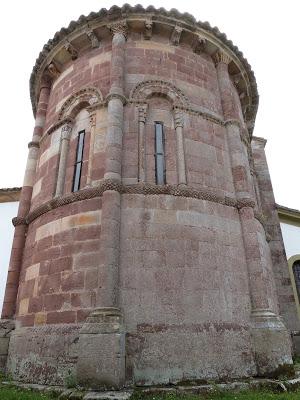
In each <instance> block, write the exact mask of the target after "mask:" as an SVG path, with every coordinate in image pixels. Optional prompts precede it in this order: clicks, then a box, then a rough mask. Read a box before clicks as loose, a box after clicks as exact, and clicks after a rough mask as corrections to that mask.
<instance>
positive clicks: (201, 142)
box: [0, 5, 293, 388]
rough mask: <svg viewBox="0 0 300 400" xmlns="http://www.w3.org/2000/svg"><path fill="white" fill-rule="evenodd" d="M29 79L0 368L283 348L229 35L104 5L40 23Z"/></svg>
mask: <svg viewBox="0 0 300 400" xmlns="http://www.w3.org/2000/svg"><path fill="white" fill-rule="evenodd" d="M30 94H31V100H32V107H33V112H34V115H35V127H34V131H33V137H32V139H31V141H30V142H29V145H28V147H29V153H28V162H27V166H26V171H25V178H24V183H23V189H22V194H21V199H20V207H19V211H18V216H17V217H16V218H14V220H13V223H14V225H15V236H14V241H13V247H12V254H11V260H10V265H9V273H8V280H7V286H6V293H5V301H4V306H3V310H2V320H1V324H0V327H1V330H0V333H1V337H0V341H1V344H2V345H1V352H2V353H1V358H0V360H1V366H2V369H3V370H6V371H7V373H9V374H10V375H11V376H12V377H13V379H15V380H19V381H24V382H35V383H46V384H60V385H63V384H65V383H66V382H67V381H68V379H73V380H75V381H76V382H77V383H78V384H81V385H86V386H90V387H95V388H97V387H113V388H120V387H123V386H124V385H125V386H130V385H134V384H137V385H152V384H167V383H176V382H180V381H183V380H184V381H188V380H191V381H192V380H196V379H201V380H206V379H207V380H208V379H209V380H211V379H228V378H243V377H250V376H257V375H258V376H268V375H270V374H272V373H274V371H275V372H276V370H277V368H278V367H280V366H281V365H283V364H291V363H292V359H291V343H290V335H289V332H288V330H287V328H286V326H287V325H288V324H289V321H290V320H289V315H290V314H291V313H292V312H293V310H292V307H293V305H291V304H289V303H288V301H285V302H284V301H283V302H280V301H279V300H280V298H281V297H282V298H283V297H284V296H285V297H284V298H286V297H288V290H290V287H289V286H288V284H287V283H286V281H284V279H285V277H284V276H283V275H282V274H283V272H282V268H281V267H282V265H283V263H284V262H285V259H284V250H283V246H282V240H281V234H280V230H279V224H278V219H276V218H277V217H275V216H274V215H275V214H274V209H275V208H274V207H273V203H274V197H272V196H273V194H272V187H271V184H270V179H269V173H268V168H267V164H266V161H265V157H264V144H265V142H264V140H263V139H260V138H255V137H253V136H252V132H253V127H254V122H255V115H256V111H257V105H258V94H257V88H256V81H255V77H254V74H253V72H252V70H251V67H250V66H249V64H248V62H247V60H246V59H245V58H244V57H243V54H242V53H241V52H240V51H239V50H238V49H237V47H235V46H234V45H233V44H232V42H231V41H229V40H228V39H227V38H226V36H225V35H224V34H222V33H220V32H219V30H218V29H217V28H211V27H210V25H209V24H208V23H202V22H196V21H195V19H194V18H193V17H192V16H191V15H189V14H180V13H178V12H177V11H176V10H171V11H170V12H167V11H166V10H164V9H155V8H153V7H148V8H147V9H143V8H142V7H141V6H136V7H130V6H128V5H125V6H123V7H122V8H118V7H112V8H111V9H110V10H109V11H107V10H105V9H103V10H101V11H99V12H98V13H91V14H90V15H89V16H87V17H83V16H81V17H80V18H79V20H78V21H77V22H74V21H72V22H71V23H70V25H69V27H68V28H65V29H62V30H61V31H59V32H57V33H56V34H55V36H54V38H53V39H52V40H49V42H48V43H47V44H46V45H45V46H44V48H43V50H42V52H41V53H40V55H39V57H38V59H37V60H36V64H35V66H34V68H33V72H32V75H31V79H30ZM274 204H275V203H274ZM276 215H277V214H276ZM266 216H267V218H266ZM272 232H273V233H272ZM282 282H285V287H284V284H283V283H282ZM284 290H285V292H284ZM279 304H280V307H279ZM291 310H292V311H291ZM280 315H282V316H283V319H282V317H281V316H280ZM285 324H287V325H285ZM288 328H289V329H291V328H293V327H291V326H288Z"/></svg>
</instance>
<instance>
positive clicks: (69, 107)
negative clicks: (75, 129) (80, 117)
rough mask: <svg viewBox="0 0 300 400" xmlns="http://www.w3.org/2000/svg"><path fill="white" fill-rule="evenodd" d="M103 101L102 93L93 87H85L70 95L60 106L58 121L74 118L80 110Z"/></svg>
mask: <svg viewBox="0 0 300 400" xmlns="http://www.w3.org/2000/svg"><path fill="white" fill-rule="evenodd" d="M102 101H103V96H102V93H101V92H100V90H99V89H97V88H95V87H90V86H88V87H86V88H83V89H80V90H79V91H78V92H76V93H74V94H72V95H71V96H70V97H69V98H68V99H67V100H66V101H65V102H64V104H63V105H62V107H61V109H60V112H59V114H58V120H61V119H64V118H67V117H69V118H70V117H71V118H74V117H75V116H76V114H77V113H78V112H79V111H80V109H81V108H82V107H83V106H85V107H88V106H91V105H93V104H95V103H99V102H102Z"/></svg>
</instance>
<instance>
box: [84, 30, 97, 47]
mask: <svg viewBox="0 0 300 400" xmlns="http://www.w3.org/2000/svg"><path fill="white" fill-rule="evenodd" d="M85 33H86V35H87V37H88V38H89V40H90V42H91V45H92V48H93V49H96V48H97V47H99V45H100V42H99V39H98V38H97V36H96V34H95V32H94V31H93V30H92V29H86V31H85Z"/></svg>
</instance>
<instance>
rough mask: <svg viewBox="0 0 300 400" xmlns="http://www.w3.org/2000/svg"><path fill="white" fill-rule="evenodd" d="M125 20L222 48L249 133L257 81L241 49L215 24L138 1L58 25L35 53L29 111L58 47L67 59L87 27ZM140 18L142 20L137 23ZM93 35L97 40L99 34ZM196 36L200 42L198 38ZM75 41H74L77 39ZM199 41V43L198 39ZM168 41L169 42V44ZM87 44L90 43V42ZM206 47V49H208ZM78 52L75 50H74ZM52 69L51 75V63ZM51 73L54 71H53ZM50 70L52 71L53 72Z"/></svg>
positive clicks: (104, 29) (148, 32) (214, 49)
mask: <svg viewBox="0 0 300 400" xmlns="http://www.w3.org/2000/svg"><path fill="white" fill-rule="evenodd" d="M124 20H125V21H126V24H127V26H128V33H130V30H131V28H132V26H133V25H134V24H135V23H136V22H138V23H139V25H140V26H143V27H144V28H143V29H144V30H143V33H144V34H145V35H146V36H147V38H148V39H150V38H151V34H152V28H153V26H154V25H156V26H159V27H162V26H166V27H168V28H169V29H173V31H174V29H175V27H176V29H175V31H176V32H177V35H176V38H175V39H176V40H175V44H176V45H177V41H178V44H179V45H180V43H179V42H180V40H181V39H180V37H178V38H177V36H178V32H179V30H180V29H182V32H183V31H185V32H186V33H188V34H190V35H191V39H192V37H194V39H195V40H196V39H197V40H196V42H195V40H194V42H193V43H194V44H193V45H192V48H193V49H194V47H195V43H196V48H197V52H198V50H199V49H198V47H199V43H200V44H201V49H200V50H201V52H202V51H204V50H205V49H206V50H207V51H209V54H210V55H213V54H214V53H216V52H217V51H222V52H223V53H224V54H226V55H227V57H229V58H230V59H231V60H232V61H231V62H230V65H229V66H230V67H231V68H230V70H232V73H233V74H234V75H236V74H240V75H241V77H242V79H241V81H243V87H242V88H241V90H242V91H243V92H245V93H246V96H247V102H246V104H247V107H246V109H245V111H244V112H245V115H244V117H245V121H246V122H247V126H248V128H249V131H250V134H251V133H252V130H253V126H254V122H255V116H256V112H257V106H258V92H257V85H256V80H255V76H254V73H253V71H252V70H251V66H250V65H249V63H248V61H247V60H246V59H245V58H244V56H243V53H242V52H241V51H239V49H238V48H237V47H236V46H234V45H233V43H232V41H230V40H228V39H227V37H226V35H225V34H223V33H221V32H220V31H219V29H218V28H216V27H211V26H210V25H209V23H208V22H204V23H203V22H201V21H198V22H197V21H196V19H195V18H194V17H193V16H192V15H190V14H188V13H184V14H182V13H179V12H178V11H177V10H176V9H172V10H170V11H166V10H165V9H164V8H159V9H156V8H154V7H153V6H149V7H147V8H146V9H145V8H143V7H142V6H140V5H137V6H134V7H132V6H130V5H128V4H125V5H124V6H122V7H117V6H113V7H111V8H110V9H109V10H106V9H104V8H103V9H101V10H100V11H98V12H92V13H90V14H89V15H88V16H81V17H80V18H79V19H78V20H77V21H72V22H71V23H70V24H69V26H68V27H67V28H62V29H61V30H60V31H59V32H57V33H56V34H55V35H54V37H53V39H50V40H49V41H48V42H47V43H46V44H45V45H44V47H43V50H42V51H41V53H40V55H39V57H38V58H37V60H36V63H35V66H34V67H33V71H32V74H31V78H30V94H31V101H32V107H33V112H34V114H35V111H36V101H37V94H38V93H39V90H40V86H41V81H42V79H45V78H46V75H47V76H49V75H50V73H49V70H48V66H51V63H54V64H55V55H56V54H57V53H58V51H59V50H60V49H64V51H65V52H67V53H66V54H69V57H70V59H71V58H75V57H77V55H79V56H80V49H79V48H77V47H76V46H75V45H73V42H74V41H75V42H76V40H75V39H78V38H79V37H81V36H82V37H83V36H85V37H87V33H86V32H87V27H88V29H92V30H93V32H95V31H96V30H97V29H100V30H102V32H103V34H105V35H109V34H111V33H110V31H109V26H111V25H112V24H114V23H116V22H118V21H124ZM140 22H143V24H140ZM97 35H98V36H97V38H98V40H99V41H101V39H102V37H99V34H98V33H97ZM199 38H200V42H199ZM77 42H78V41H77ZM198 42H199V43H198ZM170 45H171V44H170ZM90 46H91V48H93V45H92V44H91V42H90ZM209 49H210V50H209ZM77 52H78V54H77ZM51 70H52V79H53V67H50V71H51ZM54 72H55V74H56V73H57V71H56V70H55V71H54ZM55 74H54V75H55Z"/></svg>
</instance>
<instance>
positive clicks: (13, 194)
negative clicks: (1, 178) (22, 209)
mask: <svg viewBox="0 0 300 400" xmlns="http://www.w3.org/2000/svg"><path fill="white" fill-rule="evenodd" d="M21 189H22V188H20V187H13V188H3V189H1V188H0V203H8V202H12V201H19V199H20V194H21Z"/></svg>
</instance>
